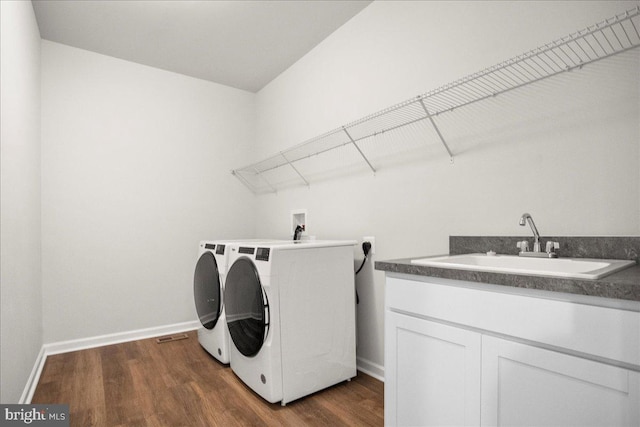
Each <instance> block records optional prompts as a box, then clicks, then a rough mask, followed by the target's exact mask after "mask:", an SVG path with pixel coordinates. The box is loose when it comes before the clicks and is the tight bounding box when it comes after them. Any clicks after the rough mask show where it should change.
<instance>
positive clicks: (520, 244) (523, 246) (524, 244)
mask: <svg viewBox="0 0 640 427" xmlns="http://www.w3.org/2000/svg"><path fill="white" fill-rule="evenodd" d="M516 247H517V248H518V249H520V252H528V251H529V242H527V241H526V240H522V241H520V242H518V243H516Z"/></svg>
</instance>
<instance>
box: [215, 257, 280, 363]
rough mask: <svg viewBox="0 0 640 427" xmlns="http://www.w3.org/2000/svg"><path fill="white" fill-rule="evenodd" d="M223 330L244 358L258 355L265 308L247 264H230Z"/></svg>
mask: <svg viewBox="0 0 640 427" xmlns="http://www.w3.org/2000/svg"><path fill="white" fill-rule="evenodd" d="M224 304H225V310H226V316H227V326H228V327H229V334H230V335H231V339H232V340H233V344H234V345H235V346H236V348H237V349H238V351H240V353H242V354H243V355H245V356H247V357H252V356H255V355H256V354H258V352H259V351H260V348H262V344H263V343H264V340H265V339H266V337H267V332H268V330H269V304H268V302H267V296H266V294H265V293H264V292H263V290H262V285H261V284H260V275H259V274H258V270H257V269H256V267H255V265H254V264H253V262H252V261H251V260H249V259H248V258H239V259H238V260H237V261H236V262H234V263H233V265H232V266H231V268H230V269H229V272H228V273H227V279H226V282H225V289H224Z"/></svg>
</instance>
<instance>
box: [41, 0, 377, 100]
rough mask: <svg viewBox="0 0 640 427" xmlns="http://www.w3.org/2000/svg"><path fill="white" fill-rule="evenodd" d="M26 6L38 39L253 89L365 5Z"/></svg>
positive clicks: (112, 1)
mask: <svg viewBox="0 0 640 427" xmlns="http://www.w3.org/2000/svg"><path fill="white" fill-rule="evenodd" d="M32 3H33V8H34V11H35V15H36V19H37V21H38V26H39V28H40V35H41V37H42V38H43V39H46V40H51V41H54V42H58V43H63V44H66V45H69V46H73V47H77V48H81V49H86V50H90V51H93V52H97V53H101V54H104V55H109V56H113V57H116V58H120V59H125V60H128V61H132V62H137V63H139V64H144V65H148V66H151V67H156V68H160V69H163V70H168V71H173V72H176V73H181V74H185V75H188V76H192V77H196V78H200V79H205V80H209V81H212V82H216V83H220V84H223V85H226V86H231V87H234V88H238V89H243V90H247V91H250V92H257V91H259V90H260V89H262V88H263V87H264V86H265V85H266V84H268V83H269V82H270V81H271V80H273V79H274V78H276V77H277V76H278V75H279V74H281V73H282V72H283V71H285V70H286V69H287V68H289V67H290V66H291V65H292V64H294V63H295V62H296V61H297V60H298V59H300V58H301V57H303V56H304V55H305V54H306V53H307V52H309V51H310V50H311V49H313V48H314V47H315V46H316V45H317V44H318V43H320V42H321V41H322V40H324V39H325V38H326V37H327V36H329V35H330V34H331V33H333V32H334V31H335V30H336V29H338V28H339V27H340V26H342V25H343V24H344V23H345V22H347V21H348V20H349V19H351V18H352V17H353V16H355V15H356V14H357V13H358V12H360V11H361V10H362V9H364V8H365V7H367V6H368V5H369V3H371V1H370V0H366V1H365V0H357V1H346V0H345V1H335V0H333V1H319V0H305V1H302V0H289V1H286V0H283V1H274V0H269V1H264V0H263V1H238V0H236V1H220V0H215V1H182V0H173V1H136V0H83V1H66V0H33V1H32Z"/></svg>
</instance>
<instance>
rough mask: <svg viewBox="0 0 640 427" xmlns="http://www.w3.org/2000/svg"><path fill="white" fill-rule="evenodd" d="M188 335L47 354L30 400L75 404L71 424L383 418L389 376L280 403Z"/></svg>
mask: <svg viewBox="0 0 640 427" xmlns="http://www.w3.org/2000/svg"><path fill="white" fill-rule="evenodd" d="M188 335H189V338H188V339H183V340H180V341H173V342H166V343H162V344H157V343H156V341H155V339H146V340H140V341H133V342H128V343H123V344H116V345H110V346H105V347H99V348H94V349H88V350H81V351H75V352H70V353H64V354H58V355H53V356H49V357H48V358H47V361H46V363H45V366H44V369H43V372H42V375H41V376H40V381H39V382H38V386H37V388H36V391H35V394H34V396H33V399H32V403H66V404H69V410H70V418H71V425H72V426H82V427H85V426H296V427H298V426H376V425H378V426H382V425H383V424H384V417H383V383H382V382H380V381H378V380H376V379H374V378H372V377H370V376H368V375H365V374H363V373H361V372H358V376H357V377H356V378H354V379H353V380H351V381H350V382H343V383H340V384H337V385H335V386H333V387H330V388H328V389H326V390H323V391H320V392H317V393H315V394H313V395H311V396H307V397H304V398H302V399H299V400H296V401H294V402H291V403H289V404H287V406H285V407H282V406H281V405H280V404H279V403H278V404H270V403H267V402H266V401H264V400H263V399H262V398H261V397H260V396H258V395H257V394H255V393H254V392H253V391H252V390H251V389H250V388H248V387H247V386H245V385H244V383H243V382H242V381H240V380H239V379H238V378H237V377H236V376H235V375H234V373H233V371H232V370H231V368H229V367H228V366H225V365H222V364H221V363H219V362H218V361H216V360H215V359H214V358H212V357H211V356H210V355H209V354H208V353H207V352H206V351H204V350H203V349H202V347H200V344H199V343H198V337H197V335H196V332H195V331H193V332H189V333H188Z"/></svg>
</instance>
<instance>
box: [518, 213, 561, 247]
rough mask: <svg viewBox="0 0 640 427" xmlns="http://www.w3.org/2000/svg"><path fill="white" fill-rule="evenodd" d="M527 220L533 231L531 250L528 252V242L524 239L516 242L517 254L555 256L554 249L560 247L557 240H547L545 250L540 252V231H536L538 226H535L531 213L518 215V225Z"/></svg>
mask: <svg viewBox="0 0 640 427" xmlns="http://www.w3.org/2000/svg"><path fill="white" fill-rule="evenodd" d="M527 222H529V226H531V231H533V250H532V251H531V252H529V242H527V241H526V240H524V241H522V242H518V244H517V246H518V248H520V253H519V254H518V255H520V256H528V257H538V258H557V257H558V254H556V253H555V252H554V249H558V248H560V244H559V243H558V242H552V241H549V242H547V247H546V248H545V252H542V249H541V248H540V233H538V228H537V227H536V224H535V222H533V218H532V217H531V215H529V214H528V213H523V214H522V216H521V217H520V225H521V226H523V227H524V226H525V225H526V224H527Z"/></svg>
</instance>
